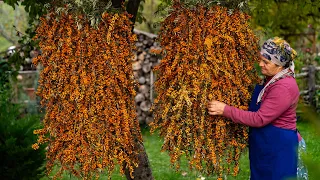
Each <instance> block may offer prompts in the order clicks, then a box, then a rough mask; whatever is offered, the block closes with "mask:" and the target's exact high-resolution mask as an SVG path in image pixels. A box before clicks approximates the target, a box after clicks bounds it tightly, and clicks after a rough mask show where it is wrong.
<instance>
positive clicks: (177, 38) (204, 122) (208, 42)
mask: <svg viewBox="0 0 320 180" xmlns="http://www.w3.org/2000/svg"><path fill="white" fill-rule="evenodd" d="M248 18H249V16H247V15H246V14H244V13H241V12H239V11H235V12H234V13H232V14H228V10H227V8H223V7H221V6H213V7H211V8H205V7H203V6H201V5H199V6H197V7H196V8H193V9H189V8H186V7H184V6H182V5H181V4H175V6H174V11H172V12H171V14H170V15H169V16H168V17H167V18H166V19H165V21H164V22H163V23H162V26H161V30H160V34H159V37H160V46H161V47H162V48H163V49H162V55H163V59H162V61H161V63H160V65H159V66H157V67H156V68H155V70H156V71H158V73H159V76H158V77H159V78H158V79H157V81H156V82H155V88H156V92H157V93H158V96H157V98H156V100H155V101H154V106H153V109H154V111H153V112H154V114H155V120H154V123H153V124H151V126H152V131H153V130H155V129H157V128H160V135H161V136H162V137H164V138H165V141H164V144H163V146H162V150H163V151H169V155H170V156H171V163H172V164H173V165H174V166H175V167H176V168H179V166H180V163H179V159H180V157H181V156H182V155H183V154H185V155H186V157H187V159H188V161H189V165H190V168H194V167H195V168H196V169H197V170H203V171H204V172H206V173H208V174H212V173H217V174H218V176H219V177H220V178H221V177H222V175H223V174H229V173H230V171H231V170H232V171H233V174H234V175H237V174H238V171H239V166H238V165H239V162H238V161H239V157H240V155H241V152H242V151H243V150H244V148H245V147H246V145H247V140H248V132H247V128H246V127H245V126H243V125H239V124H234V123H233V122H231V121H230V120H227V119H225V118H224V117H222V116H218V117H215V116H210V115H209V114H208V113H207V110H206V109H207V107H206V106H207V101H208V100H212V99H216V100H219V101H223V102H225V103H227V104H229V105H232V106H235V107H238V108H240V109H247V106H248V102H249V100H250V98H251V89H252V85H253V84H255V83H257V81H258V75H257V73H256V72H255V70H254V63H255V62H257V61H258V56H257V55H256V54H257V53H258V40H257V38H256V37H255V35H254V33H253V32H252V30H251V28H250V27H249V25H248ZM232 168H233V169H232Z"/></svg>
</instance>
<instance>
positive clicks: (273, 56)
mask: <svg viewBox="0 0 320 180" xmlns="http://www.w3.org/2000/svg"><path fill="white" fill-rule="evenodd" d="M260 53H261V55H262V56H263V57H264V58H266V59H268V60H270V61H271V62H273V63H275V64H277V65H279V66H286V65H287V64H288V65H289V67H288V68H286V69H284V70H282V71H280V72H279V73H277V74H276V75H275V76H273V77H272V79H271V80H270V81H269V82H268V83H267V84H266V85H265V86H264V88H263V89H262V90H261V91H260V93H259V96H258V99H257V103H259V102H260V101H261V99H262V96H263V94H264V91H265V89H266V88H267V87H268V86H269V85H270V84H273V83H275V82H276V81H278V80H280V79H282V78H285V77H287V76H293V77H294V63H293V60H294V58H295V57H296V56H297V52H296V51H295V50H294V49H292V48H291V47H290V45H289V43H287V42H286V41H285V40H283V39H281V38H279V37H275V38H272V39H268V40H267V41H266V42H264V43H263V45H262V47H261V50H260Z"/></svg>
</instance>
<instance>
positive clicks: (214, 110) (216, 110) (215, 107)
mask: <svg viewBox="0 0 320 180" xmlns="http://www.w3.org/2000/svg"><path fill="white" fill-rule="evenodd" d="M225 107H226V104H225V103H223V102H220V101H215V100H213V101H210V102H209V103H208V112H209V114H210V115H223V111H224V108H225Z"/></svg>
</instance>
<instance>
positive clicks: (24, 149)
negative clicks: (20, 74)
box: [0, 66, 45, 180]
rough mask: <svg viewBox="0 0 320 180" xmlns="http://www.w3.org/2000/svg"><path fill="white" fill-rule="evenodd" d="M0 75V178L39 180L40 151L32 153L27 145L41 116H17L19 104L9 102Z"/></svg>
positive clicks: (7, 86) (7, 87) (32, 140)
mask: <svg viewBox="0 0 320 180" xmlns="http://www.w3.org/2000/svg"><path fill="white" fill-rule="evenodd" d="M2 67H5V66H0V69H2ZM5 68H7V67H5ZM2 70H4V68H3V69H2ZM0 76H1V77H0V80H1V84H0V179H6V180H11V179H14V180H16V179H19V180H29V179H30V180H31V179H39V178H40V177H41V176H43V167H44V166H43V164H44V161H45V153H44V148H43V147H41V149H39V150H37V151H35V150H33V149H32V148H31V145H32V144H33V143H35V142H36V139H37V137H36V136H35V135H34V134H33V130H35V129H38V128H40V118H41V117H40V115H23V114H22V113H20V109H21V105H17V104H13V103H12V102H11V90H10V84H9V82H8V81H7V78H8V76H7V75H6V76H3V74H0Z"/></svg>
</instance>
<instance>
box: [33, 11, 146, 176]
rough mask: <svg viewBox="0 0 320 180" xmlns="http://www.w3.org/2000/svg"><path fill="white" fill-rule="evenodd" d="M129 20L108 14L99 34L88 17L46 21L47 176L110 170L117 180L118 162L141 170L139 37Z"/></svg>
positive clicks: (41, 134) (41, 31) (42, 88)
mask: <svg viewBox="0 0 320 180" xmlns="http://www.w3.org/2000/svg"><path fill="white" fill-rule="evenodd" d="M128 16H129V15H128V14H126V13H123V14H109V13H104V14H103V15H102V21H101V22H100V24H99V25H98V29H96V28H93V27H92V26H90V22H89V21H88V20H86V19H85V18H84V17H83V16H81V15H79V16H77V15H74V14H70V13H61V14H59V15H58V14H56V13H54V12H52V13H50V14H48V15H47V16H46V17H43V18H41V23H40V25H39V27H38V29H37V35H36V37H35V38H36V39H38V40H39V41H40V43H39V45H40V48H41V50H42V55H41V56H38V57H37V58H36V59H35V61H34V63H35V64H41V65H42V66H43V70H42V71H41V74H40V79H39V88H38V90H37V95H38V96H40V97H41V105H42V106H44V107H45V108H46V114H45V117H44V120H43V124H44V127H43V129H39V130H36V131H35V132H34V133H35V134H37V135H38V141H37V143H35V144H34V145H33V148H35V149H37V148H38V147H39V145H40V144H44V143H45V144H47V147H48V150H47V153H46V155H47V164H46V167H47V173H48V174H50V172H51V170H52V168H53V167H54V166H55V165H58V166H60V167H61V168H60V169H59V171H58V172H57V173H56V174H55V178H58V177H59V176H60V175H61V174H62V173H63V172H64V171H69V172H71V173H72V174H73V175H75V176H78V177H81V178H83V179H91V178H93V177H96V178H98V177H99V174H100V173H101V172H102V171H104V170H105V171H107V173H108V175H109V178H110V175H111V173H112V172H113V171H114V168H115V166H116V165H117V164H119V165H120V172H121V173H122V174H123V173H124V168H128V169H129V171H130V173H131V175H132V172H133V169H134V167H137V165H138V156H137V155H138V154H139V151H138V148H137V147H136V144H137V143H142V137H141V132H140V128H139V123H138V121H137V120H136V112H135V107H134V97H135V91H134V85H135V84H134V79H133V71H132V65H131V59H132V57H133V50H134V42H135V41H136V37H135V35H134V34H133V33H132V32H131V21H130V20H129V18H128ZM80 24H81V25H80ZM79 27H81V28H80V29H79ZM123 164H126V167H124V166H123Z"/></svg>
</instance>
